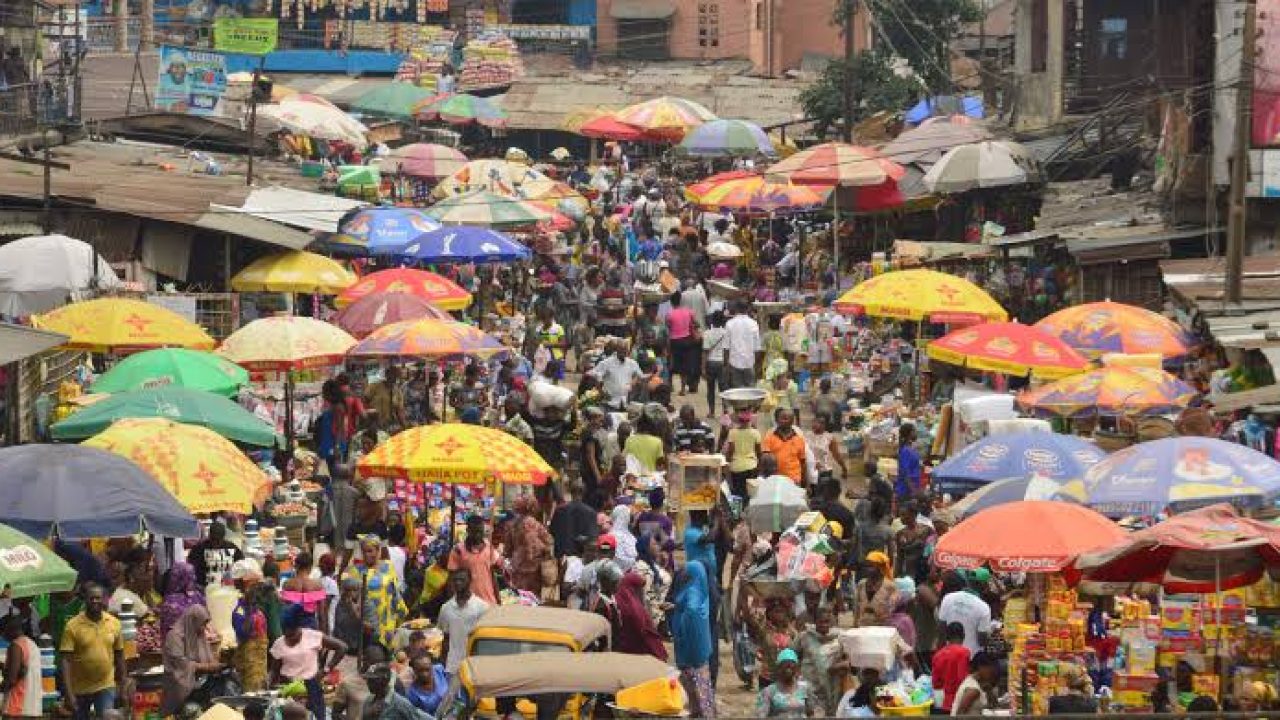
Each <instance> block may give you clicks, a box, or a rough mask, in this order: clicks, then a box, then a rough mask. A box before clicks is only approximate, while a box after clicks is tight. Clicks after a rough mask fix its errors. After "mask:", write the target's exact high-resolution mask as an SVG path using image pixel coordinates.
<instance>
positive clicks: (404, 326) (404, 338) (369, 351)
mask: <svg viewBox="0 0 1280 720" xmlns="http://www.w3.org/2000/svg"><path fill="white" fill-rule="evenodd" d="M506 350H507V346H505V345H503V344H502V343H501V342H500V341H499V340H498V339H497V338H495V337H493V336H492V335H489V334H488V333H486V332H484V331H483V330H480V329H479V328H477V327H473V326H471V325H467V324H465V323H460V322H455V321H453V320H435V319H432V318H420V319H418V320H406V321H404V322H398V323H392V324H390V325H384V326H382V327H380V328H378V329H377V330H374V331H373V332H371V333H369V335H368V336H367V337H366V338H365V339H363V340H361V341H360V342H359V343H358V344H357V345H356V346H355V347H353V348H351V352H350V353H349V354H350V356H351V357H364V358H386V357H448V356H451V355H480V356H484V357H489V356H493V355H496V354H498V353H502V352H506Z"/></svg>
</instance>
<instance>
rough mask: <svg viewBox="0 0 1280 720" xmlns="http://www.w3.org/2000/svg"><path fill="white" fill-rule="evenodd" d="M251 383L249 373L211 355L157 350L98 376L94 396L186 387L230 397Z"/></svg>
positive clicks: (149, 351)
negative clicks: (95, 394)
mask: <svg viewBox="0 0 1280 720" xmlns="http://www.w3.org/2000/svg"><path fill="white" fill-rule="evenodd" d="M248 384H249V371H248V370H245V369H244V368H242V367H240V366H239V365H236V364H235V363H233V362H231V361H230V360H227V359H226V358H224V357H220V356H218V355H215V354H213V353H211V352H204V351H201V350H188V349H186V348H157V349H155V350H147V351H145V352H140V353H136V354H134V355H130V356H129V357H127V358H125V359H123V360H121V361H120V362H118V363H116V364H115V365H113V366H112V367H111V369H110V370H107V371H106V372H105V373H103V374H101V375H99V376H98V378H97V379H96V380H94V381H93V384H92V385H90V386H89V392H91V393H118V392H128V391H130V390H146V389H148V388H160V387H184V388H191V389H193V390H204V391H207V392H211V393H217V394H218V395H226V396H231V395H235V394H236V393H238V392H239V391H240V388H242V387H244V386H245V385H248Z"/></svg>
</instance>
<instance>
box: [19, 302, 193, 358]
mask: <svg viewBox="0 0 1280 720" xmlns="http://www.w3.org/2000/svg"><path fill="white" fill-rule="evenodd" d="M32 324H33V325H35V326H36V327H38V328H40V329H41V330H49V331H51V332H56V333H62V334H63V335H66V336H67V337H69V338H70V340H68V341H67V343H66V347H72V348H84V349H86V350H92V351H94V352H120V351H126V350H146V349H149V348H158V347H185V348H191V349H193V350H212V349H213V346H214V345H216V344H217V343H215V342H214V339H213V338H212V337H210V336H209V333H207V332H205V331H204V330H203V329H202V328H201V327H200V326H199V325H196V324H195V323H193V322H191V321H190V320H188V319H186V318H184V317H182V316H181V315H179V314H178V313H176V312H173V311H172V310H169V309H168V308H163V307H160V306H159V305H153V304H151V303H149V302H143V301H141V300H130V299H128V298H117V297H108V298H97V299H96V300H86V301H84V302H78V303H72V304H70V305H64V306H62V307H60V308H58V309H57V310H53V311H51V312H48V313H45V314H44V315H40V316H38V317H36V318H35V319H34V321H33V322H32Z"/></svg>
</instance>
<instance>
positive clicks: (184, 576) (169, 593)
mask: <svg viewBox="0 0 1280 720" xmlns="http://www.w3.org/2000/svg"><path fill="white" fill-rule="evenodd" d="M194 605H204V593H203V592H200V590H199V589H197V588H196V570H195V568H193V567H191V564H190V563H185V562H180V563H174V565H173V567H172V568H170V569H169V580H168V582H167V583H166V584H165V593H164V602H162V603H160V609H159V611H158V612H157V614H158V615H159V616H160V635H161V637H164V638H166V642H167V638H168V637H169V631H170V630H172V629H173V628H174V627H175V626H177V624H178V620H180V619H181V618H182V614H183V613H185V612H186V611H187V608H189V607H192V606H194Z"/></svg>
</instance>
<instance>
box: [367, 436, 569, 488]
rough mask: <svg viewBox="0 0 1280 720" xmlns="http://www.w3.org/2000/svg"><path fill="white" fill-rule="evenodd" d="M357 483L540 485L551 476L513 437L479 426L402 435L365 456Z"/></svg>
mask: <svg viewBox="0 0 1280 720" xmlns="http://www.w3.org/2000/svg"><path fill="white" fill-rule="evenodd" d="M356 468H357V470H358V471H359V473H360V475H361V476H362V477H381V478H404V479H407V480H416V481H418V482H427V483H459V484H478V483H488V482H492V481H495V480H496V481H499V482H502V483H505V484H533V485H542V484H544V483H546V482H547V480H548V479H550V478H551V477H552V476H553V475H554V474H555V471H554V470H552V468H551V466H550V465H548V464H547V462H546V461H545V460H543V459H542V457H541V456H540V455H538V453H537V452H535V451H534V449H533V448H531V447H529V446H528V445H526V444H525V443H524V442H522V441H521V440H520V439H519V438H517V437H515V436H514V435H509V434H507V433H505V432H502V431H501V430H494V429H491V428H487V427H482V426H480V425H464V424H460V423H444V424H440V425H424V426H420V427H416V428H412V429H410V430H405V431H404V432H402V433H399V434H397V435H395V436H393V437H392V438H391V439H390V440H388V441H387V442H385V443H383V444H381V445H379V446H378V447H376V448H374V449H373V451H372V452H370V453H369V454H368V455H365V456H364V457H363V458H362V459H361V460H360V461H359V462H358V463H357V464H356Z"/></svg>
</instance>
